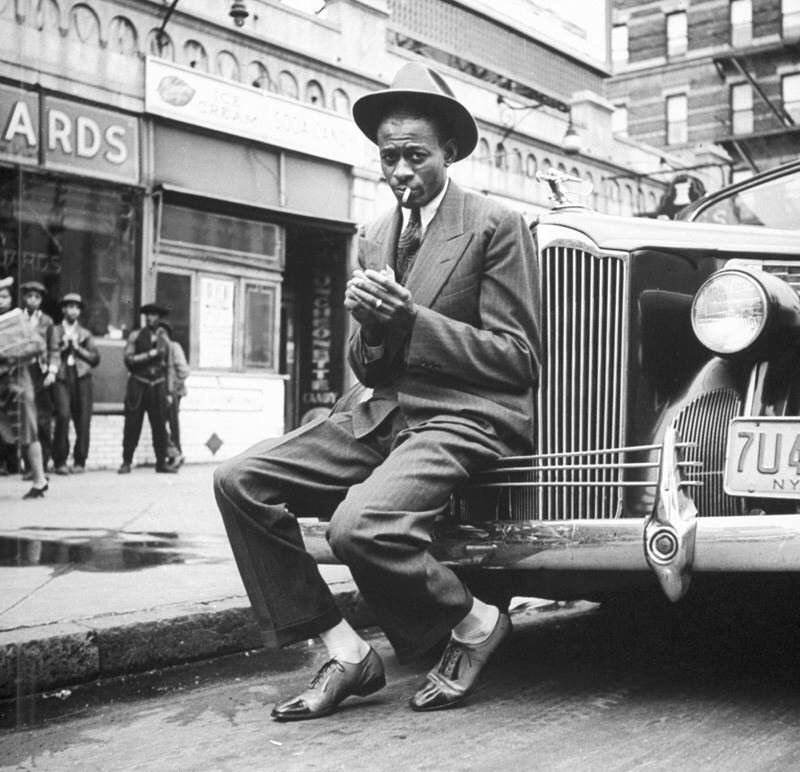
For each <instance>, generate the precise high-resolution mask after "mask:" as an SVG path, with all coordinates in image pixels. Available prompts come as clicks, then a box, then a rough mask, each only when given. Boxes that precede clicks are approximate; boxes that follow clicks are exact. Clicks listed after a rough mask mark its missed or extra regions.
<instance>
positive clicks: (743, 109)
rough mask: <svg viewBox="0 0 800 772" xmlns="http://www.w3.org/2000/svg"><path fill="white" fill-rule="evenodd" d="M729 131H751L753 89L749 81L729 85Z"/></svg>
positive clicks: (741, 132) (743, 132)
mask: <svg viewBox="0 0 800 772" xmlns="http://www.w3.org/2000/svg"><path fill="white" fill-rule="evenodd" d="M731 132H732V133H733V134H752V133H753V89H752V87H751V86H750V84H749V83H737V84H735V85H733V86H731Z"/></svg>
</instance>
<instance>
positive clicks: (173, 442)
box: [158, 319, 192, 467]
mask: <svg viewBox="0 0 800 772" xmlns="http://www.w3.org/2000/svg"><path fill="white" fill-rule="evenodd" d="M158 332H159V334H161V335H163V336H164V338H166V340H167V341H168V342H169V347H170V349H171V350H172V389H173V391H172V404H170V405H169V409H168V410H167V428H168V429H169V432H168V436H167V461H168V462H169V464H170V465H171V466H174V467H179V466H180V465H181V464H182V463H183V460H184V459H183V448H182V447H181V424H180V409H181V400H182V399H183V398H184V397H185V396H186V379H187V378H188V377H189V376H190V375H191V373H192V371H191V370H190V369H189V363H188V362H187V361H186V354H185V353H184V351H183V346H181V344H180V343H178V341H177V340H173V339H172V325H171V324H170V323H169V322H167V321H166V320H164V319H162V320H161V321H160V322H159V323H158Z"/></svg>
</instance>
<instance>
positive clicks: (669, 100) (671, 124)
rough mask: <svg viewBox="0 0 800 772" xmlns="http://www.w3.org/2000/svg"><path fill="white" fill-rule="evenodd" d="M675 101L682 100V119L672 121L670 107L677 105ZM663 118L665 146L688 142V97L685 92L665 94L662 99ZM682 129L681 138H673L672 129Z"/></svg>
mask: <svg viewBox="0 0 800 772" xmlns="http://www.w3.org/2000/svg"><path fill="white" fill-rule="evenodd" d="M677 100H682V103H683V105H684V109H683V113H684V117H683V118H682V119H681V120H677V121H676V120H673V119H672V118H671V116H670V105H671V104H677V103H678V101H677ZM664 118H665V122H666V130H665V136H664V139H665V144H666V145H669V146H675V145H685V144H687V143H688V141H689V96H688V94H687V93H686V92H685V91H682V92H678V93H675V94H667V96H666V97H665V99H664ZM681 125H682V126H683V127H684V131H683V132H682V138H681V139H676V138H675V137H674V136H673V129H675V128H678V127H680V126H681Z"/></svg>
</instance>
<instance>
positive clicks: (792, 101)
mask: <svg viewBox="0 0 800 772" xmlns="http://www.w3.org/2000/svg"><path fill="white" fill-rule="evenodd" d="M611 39H612V43H611V52H612V66H613V72H614V75H613V77H612V78H611V79H610V81H609V82H608V89H607V95H608V98H609V100H610V101H611V102H612V103H613V104H614V106H615V108H616V110H615V119H614V124H615V131H616V132H617V133H618V134H620V135H622V134H624V135H627V136H629V137H632V138H636V139H639V140H642V141H644V142H647V143H649V144H651V145H653V146H656V147H661V148H664V149H665V150H670V151H673V152H677V153H681V151H689V150H691V151H695V152H699V153H700V158H698V159H696V160H697V162H699V163H708V164H715V163H716V164H720V166H718V167H716V168H717V179H718V184H719V185H721V184H725V183H727V182H729V181H733V180H736V179H739V178H741V177H743V176H749V175H750V174H752V173H754V172H756V171H761V170H764V169H768V168H770V167H772V166H775V165H777V164H779V163H782V162H784V161H788V160H791V159H794V158H797V156H798V153H800V125H798V124H800V0H659V2H653V1H652V0H614V10H613V16H612V32H611ZM704 151H705V152H704ZM715 154H716V155H717V156H718V157H717V158H716V159H715V158H713V155H715ZM685 157H686V159H687V162H688V163H690V164H691V162H692V159H691V156H690V155H688V154H687V155H686V156H685ZM726 160H729V163H726ZM703 168H704V170H705V172H706V178H707V179H708V178H711V179H712V181H713V178H714V175H713V174H711V172H712V170H713V169H714V168H715V167H713V166H708V167H703ZM662 179H663V177H662Z"/></svg>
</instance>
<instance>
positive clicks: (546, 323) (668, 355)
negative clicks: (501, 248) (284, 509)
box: [432, 162, 800, 600]
mask: <svg viewBox="0 0 800 772" xmlns="http://www.w3.org/2000/svg"><path fill="white" fill-rule="evenodd" d="M557 177H558V175H557V174H553V175H550V177H549V179H548V181H549V182H550V184H551V187H553V188H554V191H555V194H556V196H557V197H560V198H561V199H562V200H561V201H560V202H559V203H558V204H557V205H556V206H555V207H554V208H553V210H552V211H551V212H549V213H548V214H546V215H544V216H542V217H540V218H539V220H538V221H537V222H536V223H535V224H534V225H533V228H532V230H533V235H534V238H535V242H536V248H537V255H538V259H539V262H540V269H541V277H542V298H541V319H542V332H543V343H544V355H543V362H542V369H541V374H540V385H539V392H538V406H537V414H536V437H535V452H534V454H533V455H530V456H521V457H513V458H505V459H503V461H502V463H500V464H499V465H498V466H497V467H496V468H493V469H491V470H488V471H486V472H485V473H483V474H481V475H480V476H479V477H477V478H475V479H474V480H472V481H471V482H470V484H469V485H468V486H466V487H464V488H463V489H460V490H458V491H457V492H456V494H455V495H454V497H453V504H452V511H451V512H450V514H449V516H447V517H444V518H443V519H442V520H441V522H440V524H439V526H438V527H437V529H436V533H435V539H434V542H433V545H432V551H433V553H434V554H435V555H436V556H437V557H438V558H439V559H440V560H442V561H443V562H445V563H447V564H448V565H451V566H452V567H453V568H455V569H456V570H457V571H458V572H459V573H460V574H461V575H462V576H463V577H464V578H465V580H466V581H467V583H468V584H470V585H471V586H472V587H473V589H474V591H475V592H476V594H478V595H481V594H483V595H484V596H491V598H492V599H499V600H504V599H507V598H509V597H511V596H512V595H518V596H519V595H532V596H538V597H544V598H553V599H572V598H598V599H601V598H609V597H619V594H620V593H624V592H625V591H628V590H632V589H637V590H638V589H646V588H657V587H658V585H659V584H660V586H661V589H662V590H663V593H664V594H665V595H666V597H668V598H669V599H671V600H678V599H680V598H681V597H683V596H684V595H685V594H686V592H687V590H688V589H689V586H690V579H691V578H692V576H695V577H697V579H698V580H700V579H702V578H703V577H706V578H708V577H730V576H733V575H737V574H743V573H746V574H748V575H749V576H752V575H753V574H754V573H760V574H763V575H772V574H775V573H785V572H800V299H798V289H799V288H800V231H798V230H796V229H797V228H800V162H798V163H794V164H790V165H787V166H784V167H780V168H779V169H777V170H775V171H772V172H768V173H766V174H762V175H759V176H756V177H754V178H752V179H750V180H748V181H747V182H745V183H741V184H738V185H735V186H732V187H729V188H727V189H724V190H723V191H720V192H717V193H715V194H713V195H710V196H708V197H706V198H704V199H702V200H701V201H699V202H696V203H695V204H694V205H693V206H692V207H691V209H690V210H688V211H687V212H686V213H685V214H683V213H682V214H683V218H682V221H661V220H653V219H644V218H623V217H613V216H608V215H602V214H596V213H594V212H591V211H589V210H588V209H586V208H584V207H581V206H576V205H572V204H569V203H568V202H566V201H564V200H563V194H562V193H561V186H560V180H558V179H557ZM793 229H794V230H793Z"/></svg>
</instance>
